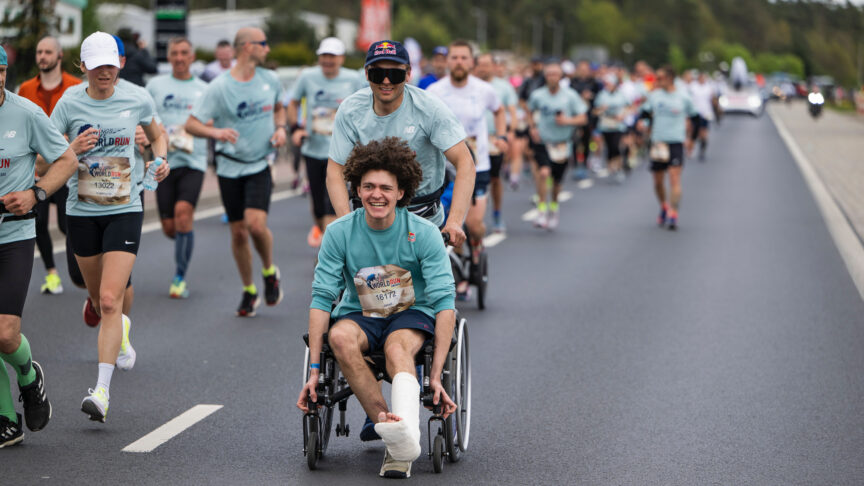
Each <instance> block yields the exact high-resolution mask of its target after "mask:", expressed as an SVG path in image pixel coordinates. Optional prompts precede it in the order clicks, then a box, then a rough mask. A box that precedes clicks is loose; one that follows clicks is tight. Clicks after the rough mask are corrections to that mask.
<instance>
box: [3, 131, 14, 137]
mask: <svg viewBox="0 0 864 486" xmlns="http://www.w3.org/2000/svg"><path fill="white" fill-rule="evenodd" d="M15 134H16V132H15V130H9V131H8V132H6V135H3V138H15Z"/></svg>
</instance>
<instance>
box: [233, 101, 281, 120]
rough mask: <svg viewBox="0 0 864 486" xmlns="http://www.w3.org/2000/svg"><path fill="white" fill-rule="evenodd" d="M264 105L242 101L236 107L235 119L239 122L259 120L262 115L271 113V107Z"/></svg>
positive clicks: (259, 102) (260, 102) (270, 105)
mask: <svg viewBox="0 0 864 486" xmlns="http://www.w3.org/2000/svg"><path fill="white" fill-rule="evenodd" d="M265 103H266V102H262V101H253V102H251V103H247V102H246V101H244V102H242V103H240V104H239V105H237V112H236V114H237V118H240V119H241V120H245V119H255V118H260V117H261V116H262V115H265V114H270V113H272V112H273V105H272V104H265Z"/></svg>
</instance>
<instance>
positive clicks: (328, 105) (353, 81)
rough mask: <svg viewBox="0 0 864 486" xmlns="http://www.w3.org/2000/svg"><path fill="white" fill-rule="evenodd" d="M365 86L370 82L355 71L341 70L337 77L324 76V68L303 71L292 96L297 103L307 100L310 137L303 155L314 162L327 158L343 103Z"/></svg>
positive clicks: (307, 129)
mask: <svg viewBox="0 0 864 486" xmlns="http://www.w3.org/2000/svg"><path fill="white" fill-rule="evenodd" d="M365 86H368V84H367V83H366V80H365V79H363V78H362V77H360V76H359V75H358V74H357V71H353V70H351V69H344V68H342V69H339V74H337V75H336V77H334V78H327V76H324V73H323V72H321V67H320V66H315V67H313V68H309V69H306V70H304V71H303V73H302V74H301V75H300V79H299V80H297V84H296V85H295V86H294V92H293V93H292V94H291V99H292V100H294V101H297V102H299V101H300V100H302V99H303V98H306V133H307V135H306V140H304V141H303V146H302V147H301V148H300V153H302V154H303V155H305V156H306V157H311V158H313V159H326V158H327V151H328V150H329V149H330V136H331V135H332V134H333V124H334V121H335V119H336V110H337V109H338V108H339V105H340V104H341V103H342V100H344V99H345V98H347V97H349V96H351V95H352V94H354V92H355V91H357V90H358V89H360V88H363V87H365Z"/></svg>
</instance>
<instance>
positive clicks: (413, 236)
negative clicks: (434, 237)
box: [408, 231, 417, 243]
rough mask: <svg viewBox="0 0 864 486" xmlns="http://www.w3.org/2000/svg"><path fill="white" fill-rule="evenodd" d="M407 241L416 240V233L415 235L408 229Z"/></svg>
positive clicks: (412, 241)
mask: <svg viewBox="0 0 864 486" xmlns="http://www.w3.org/2000/svg"><path fill="white" fill-rule="evenodd" d="M408 241H410V242H411V243H414V242H415V241H417V235H415V234H414V233H412V232H410V231H409V232H408Z"/></svg>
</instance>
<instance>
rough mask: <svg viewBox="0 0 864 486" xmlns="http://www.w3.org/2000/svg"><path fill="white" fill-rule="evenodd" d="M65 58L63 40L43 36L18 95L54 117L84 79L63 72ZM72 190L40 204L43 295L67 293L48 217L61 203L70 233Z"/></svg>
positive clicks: (60, 214)
mask: <svg viewBox="0 0 864 486" xmlns="http://www.w3.org/2000/svg"><path fill="white" fill-rule="evenodd" d="M62 59H63V50H62V49H61V48H60V43H59V42H57V39H55V38H54V37H43V38H42V40H40V41H39V43H38V44H36V65H37V66H38V67H39V74H38V75H37V76H36V77H34V78H33V79H28V80H27V81H24V82H23V83H22V84H21V87H20V88H18V96H21V97H22V98H26V99H28V100H30V101H32V102H33V103H36V105H37V106H39V107H40V108H42V111H44V112H45V114H46V115H48V116H51V112H52V111H54V105H55V104H57V100H59V99H60V97H61V96H63V93H64V92H65V91H66V88H68V87H70V86H74V85H76V84H79V83H80V82H81V80H80V79H78V78H76V77H75V76H72V75H71V74H69V73H67V72H65V71H63V69H62V68H61V66H60V61H61V60H62ZM68 196H69V189H68V188H67V187H66V186H65V185H64V186H62V187H60V189H58V190H57V192H55V193H54V194H51V195H50V196H48V199H46V200H45V201H41V202H39V203H38V204H36V207H35V208H34V209H35V212H36V246H37V247H38V248H39V254H40V255H42V262H43V263H45V271H46V272H47V274H46V275H45V283H44V284H43V285H42V293H43V294H60V293H62V292H63V284H62V282H61V281H60V275H58V274H57V267H56V266H55V265H54V246H53V245H52V243H51V234H50V233H49V231H48V217H49V213H50V211H51V203H54V204H55V205H56V206H57V226H58V228H59V229H60V231H61V232H63V234H66V198H67V197H68Z"/></svg>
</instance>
